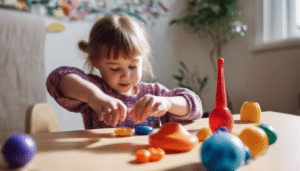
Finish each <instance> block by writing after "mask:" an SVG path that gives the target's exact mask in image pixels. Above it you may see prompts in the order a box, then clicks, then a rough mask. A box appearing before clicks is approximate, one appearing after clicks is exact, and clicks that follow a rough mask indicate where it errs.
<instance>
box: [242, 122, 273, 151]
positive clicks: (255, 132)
mask: <svg viewBox="0 0 300 171" xmlns="http://www.w3.org/2000/svg"><path fill="white" fill-rule="evenodd" d="M239 138H240V139H241V140H242V141H243V143H244V144H245V145H246V146H247V147H248V148H249V150H250V151H251V155H252V156H253V157H257V156H259V155H262V154H263V153H264V152H265V151H266V150H267V148H268V146H269V138H268V136H267V134H266V132H265V131H264V130H263V129H261V128H259V127H256V126H252V127H248V128H245V129H244V130H243V131H242V132H241V133H240V135H239Z"/></svg>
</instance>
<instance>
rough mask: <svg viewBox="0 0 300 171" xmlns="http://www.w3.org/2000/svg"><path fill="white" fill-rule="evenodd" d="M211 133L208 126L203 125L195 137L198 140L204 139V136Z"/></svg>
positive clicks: (206, 136)
mask: <svg viewBox="0 0 300 171" xmlns="http://www.w3.org/2000/svg"><path fill="white" fill-rule="evenodd" d="M211 135H212V131H211V130H210V128H208V127H204V128H202V129H200V130H199V131H198V133H197V137H198V140H199V141H204V140H205V139H206V138H208V137H209V136H211Z"/></svg>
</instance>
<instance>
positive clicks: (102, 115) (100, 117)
mask: <svg viewBox="0 0 300 171" xmlns="http://www.w3.org/2000/svg"><path fill="white" fill-rule="evenodd" d="M104 115H105V113H104V112H100V114H99V115H98V118H99V121H103V120H104Z"/></svg>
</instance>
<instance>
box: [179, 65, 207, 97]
mask: <svg viewBox="0 0 300 171" xmlns="http://www.w3.org/2000/svg"><path fill="white" fill-rule="evenodd" d="M179 64H180V67H181V68H179V69H178V71H179V73H180V75H173V78H174V79H175V80H176V81H178V86H180V87H184V88H188V89H190V90H191V91H194V92H195V93H196V94H198V95H199V96H200V95H201V92H202V91H203V89H204V87H205V86H206V85H207V82H208V76H205V77H204V78H203V79H201V78H200V77H199V76H198V71H193V72H190V71H189V69H188V68H187V66H186V65H185V64H184V62H182V61H179Z"/></svg>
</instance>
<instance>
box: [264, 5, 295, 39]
mask: <svg viewBox="0 0 300 171" xmlns="http://www.w3.org/2000/svg"><path fill="white" fill-rule="evenodd" d="M299 26H300V0H264V1H263V42H264V43H274V42H280V41H286V40H297V39H299V38H300V27H299Z"/></svg>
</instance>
